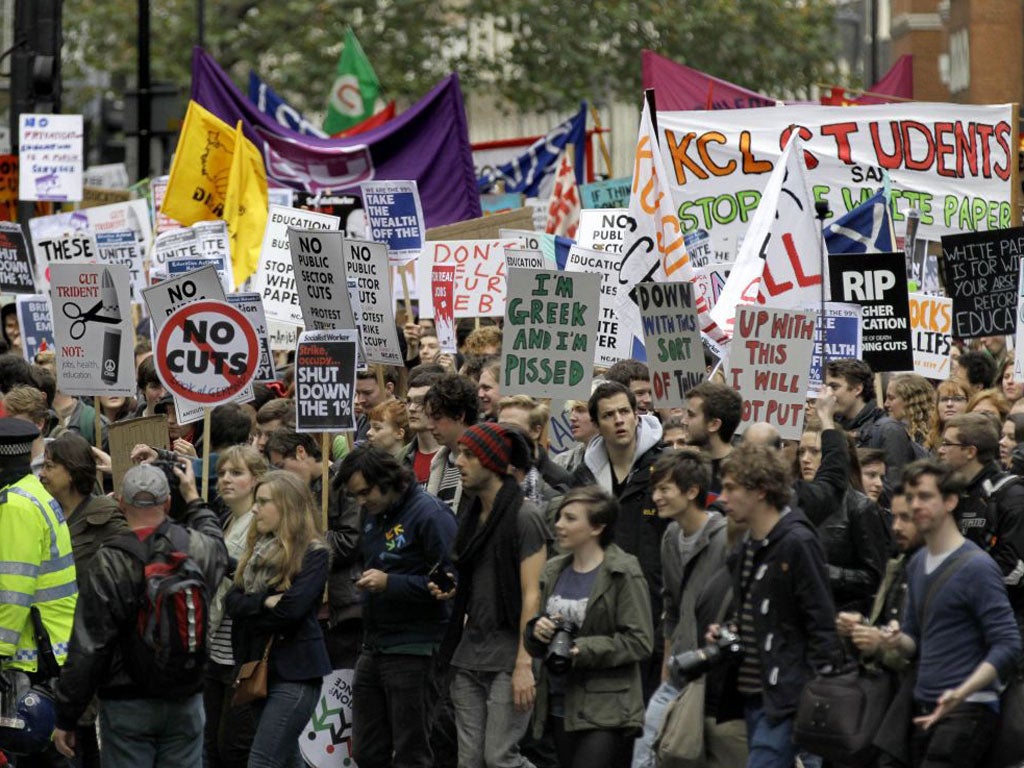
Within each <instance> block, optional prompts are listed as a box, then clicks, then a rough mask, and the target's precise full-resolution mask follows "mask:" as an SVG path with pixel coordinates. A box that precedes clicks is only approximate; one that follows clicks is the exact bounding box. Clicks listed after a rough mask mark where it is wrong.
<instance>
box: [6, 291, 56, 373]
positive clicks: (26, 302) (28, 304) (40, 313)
mask: <svg viewBox="0 0 1024 768" xmlns="http://www.w3.org/2000/svg"><path fill="white" fill-rule="evenodd" d="M15 302H16V303H15V313H16V314H17V315H18V326H19V327H20V328H21V354H22V356H23V357H24V358H25V359H26V360H28V361H29V362H30V363H31V362H34V361H35V357H36V353H38V352H42V351H44V350H47V349H53V317H52V316H51V315H50V298H49V296H46V295H45V294H32V295H24V294H22V295H20V296H18V297H17V298H16V299H15Z"/></svg>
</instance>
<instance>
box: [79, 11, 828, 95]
mask: <svg viewBox="0 0 1024 768" xmlns="http://www.w3.org/2000/svg"><path fill="white" fill-rule="evenodd" d="M197 2H198V0H161V2H158V3H156V2H154V3H152V4H151V7H152V11H151V16H152V38H151V45H150V50H151V57H152V63H151V73H152V75H151V76H152V78H153V79H154V80H169V81H171V82H173V83H175V84H177V85H180V86H181V87H182V89H183V90H186V91H187V89H188V84H189V63H190V60H191V52H192V46H193V44H194V43H195V41H196V7H197ZM137 5H138V4H137V2H136V1H135V0H76V2H73V3H65V5H64V23H65V40H66V44H65V51H64V55H65V74H64V76H65V80H66V81H67V82H73V83H76V84H77V83H84V82H86V81H87V78H86V75H87V74H88V73H96V72H101V73H107V74H109V76H110V87H109V89H108V90H111V91H112V92H113V94H114V95H117V94H118V92H120V91H123V90H124V89H125V87H126V86H128V85H129V84H131V83H132V82H133V81H134V77H135V71H136V63H135V59H136V49H135V40H136V23H137V22H136V10H137ZM496 9H497V10H496ZM346 24H350V25H351V26H352V27H353V29H354V30H355V32H356V34H357V36H358V37H359V40H360V42H361V43H362V45H363V48H364V49H365V50H366V52H367V55H368V56H369V58H370V61H371V62H372V63H373V65H374V68H375V69H376V71H377V76H378V78H379V79H380V81H381V84H382V85H383V87H384V89H385V91H386V94H387V96H388V97H389V98H397V99H398V100H399V103H400V106H406V105H408V104H409V103H411V102H412V101H414V100H415V99H417V98H419V97H420V96H422V95H423V93H425V92H426V91H427V89H429V88H430V87H431V86H432V85H433V84H434V83H436V82H437V80H438V79H439V78H440V77H442V76H443V75H445V74H446V73H447V72H449V71H451V70H452V69H453V68H456V67H457V68H458V70H459V72H460V74H461V76H462V77H463V82H464V85H465V86H466V87H467V88H478V89H484V90H487V91H493V92H497V93H499V94H500V95H501V96H503V97H504V98H505V99H506V100H507V101H508V103H509V104H510V106H512V107H515V108H519V109H524V110H542V109H547V108H557V109H563V108H564V107H565V105H566V104H571V103H574V102H576V101H578V100H579V99H580V98H588V99H590V100H591V101H593V102H595V103H598V104H606V103H609V102H611V101H614V100H620V99H621V100H627V101H636V100H637V99H638V92H639V88H640V52H641V50H642V49H643V48H650V49H652V50H655V51H657V52H658V53H661V54H662V55H664V56H667V57H669V58H671V59H674V60H676V61H679V62H682V63H685V64H688V65H690V66H692V67H695V68H697V69H700V70H703V71H705V72H708V73H709V74H712V75H716V76H718V77H722V78H725V79H727V80H731V81H733V82H736V83H737V84H740V85H743V86H745V87H748V88H752V89H754V90H758V91H761V92H762V93H765V94H767V95H770V96H806V95H807V87H808V86H809V85H811V84H813V83H815V82H820V81H824V80H828V79H830V76H831V73H832V57H833V50H834V48H835V42H836V41H835V21H834V8H833V4H832V2H831V0H673V1H672V2H669V1H668V0H587V1H586V2H581V0H504V2H502V3H500V4H499V3H494V2H493V1H492V0H430V1H429V2H424V0H335V1H333V2H331V1H328V0H274V2H256V1H254V0H220V1H217V0H208V1H207V2H206V47H207V49H208V50H209V51H210V53H211V54H212V55H213V56H214V57H215V58H216V59H217V61H218V62H219V63H220V64H221V65H222V66H223V67H225V68H226V69H227V70H228V71H229V72H230V73H231V75H232V77H233V78H234V79H235V81H236V82H237V83H239V84H240V85H242V86H243V87H244V84H245V82H246V78H247V76H248V70H249V69H250V68H252V69H255V70H256V72H257V73H258V74H260V75H261V76H262V77H263V78H264V79H265V80H267V81H268V82H269V83H270V85H271V86H272V87H273V88H274V89H275V90H277V91H279V92H280V93H281V94H282V95H283V96H285V98H287V99H288V100H289V101H290V102H292V103H293V104H294V105H295V106H296V107H297V108H299V109H300V110H302V111H306V112H311V113H319V112H321V111H322V109H323V107H324V103H325V100H326V96H327V92H328V89H329V88H330V85H331V82H332V81H333V78H334V69H335V66H336V64H337V61H338V56H339V53H340V50H341V41H342V38H343V36H344V30H345V25H346ZM492 37H496V38H497V39H498V42H497V43H496V44H494V43H492V42H491V39H492ZM93 95H95V91H94V90H90V88H89V87H79V88H75V89H69V91H68V92H67V93H66V95H65V109H66V110H67V111H71V110H74V109H80V108H81V107H82V105H83V104H84V103H85V101H87V100H88V99H89V98H90V97H92V96H93Z"/></svg>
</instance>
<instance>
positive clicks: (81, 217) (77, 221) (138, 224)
mask: <svg viewBox="0 0 1024 768" xmlns="http://www.w3.org/2000/svg"><path fill="white" fill-rule="evenodd" d="M28 228H29V233H30V236H31V241H32V250H33V251H38V250H39V243H40V242H41V241H43V240H53V239H57V238H61V237H64V236H66V235H68V234H69V233H72V232H79V231H82V230H91V231H92V233H93V234H94V235H101V234H103V233H105V232H117V231H121V230H125V229H128V230H131V231H132V232H134V233H135V238H136V240H138V242H139V244H140V246H141V248H142V252H143V253H149V250H150V245H151V244H152V242H153V232H152V227H151V226H150V224H149V207H148V206H147V204H146V201H145V200H128V201H127V202H123V203H113V204H111V205H100V206H96V207H94V208H84V209H81V210H77V211H69V212H67V213H55V214H52V215H50V216H36V217H34V218H31V219H29V220H28ZM37 258H38V256H37Z"/></svg>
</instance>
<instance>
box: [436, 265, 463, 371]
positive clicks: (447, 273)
mask: <svg viewBox="0 0 1024 768" xmlns="http://www.w3.org/2000/svg"><path fill="white" fill-rule="evenodd" d="M454 296H455V266H454V265H452V264H447V265H444V266H439V267H434V268H433V269H432V270H430V304H431V307H432V309H433V310H434V332H435V333H436V334H437V343H438V346H440V347H441V351H442V352H444V353H446V354H449V355H454V354H457V353H458V341H457V338H456V334H455V309H454Z"/></svg>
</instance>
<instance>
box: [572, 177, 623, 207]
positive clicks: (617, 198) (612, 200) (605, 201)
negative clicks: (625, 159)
mask: <svg viewBox="0 0 1024 768" xmlns="http://www.w3.org/2000/svg"><path fill="white" fill-rule="evenodd" d="M632 184H633V178H632V177H631V176H623V177H622V178H619V179H605V180H603V181H595V182H594V183H593V184H584V185H583V186H582V187H580V199H581V200H582V201H583V207H584V208H626V207H628V206H629V190H630V187H631V186H632Z"/></svg>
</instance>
